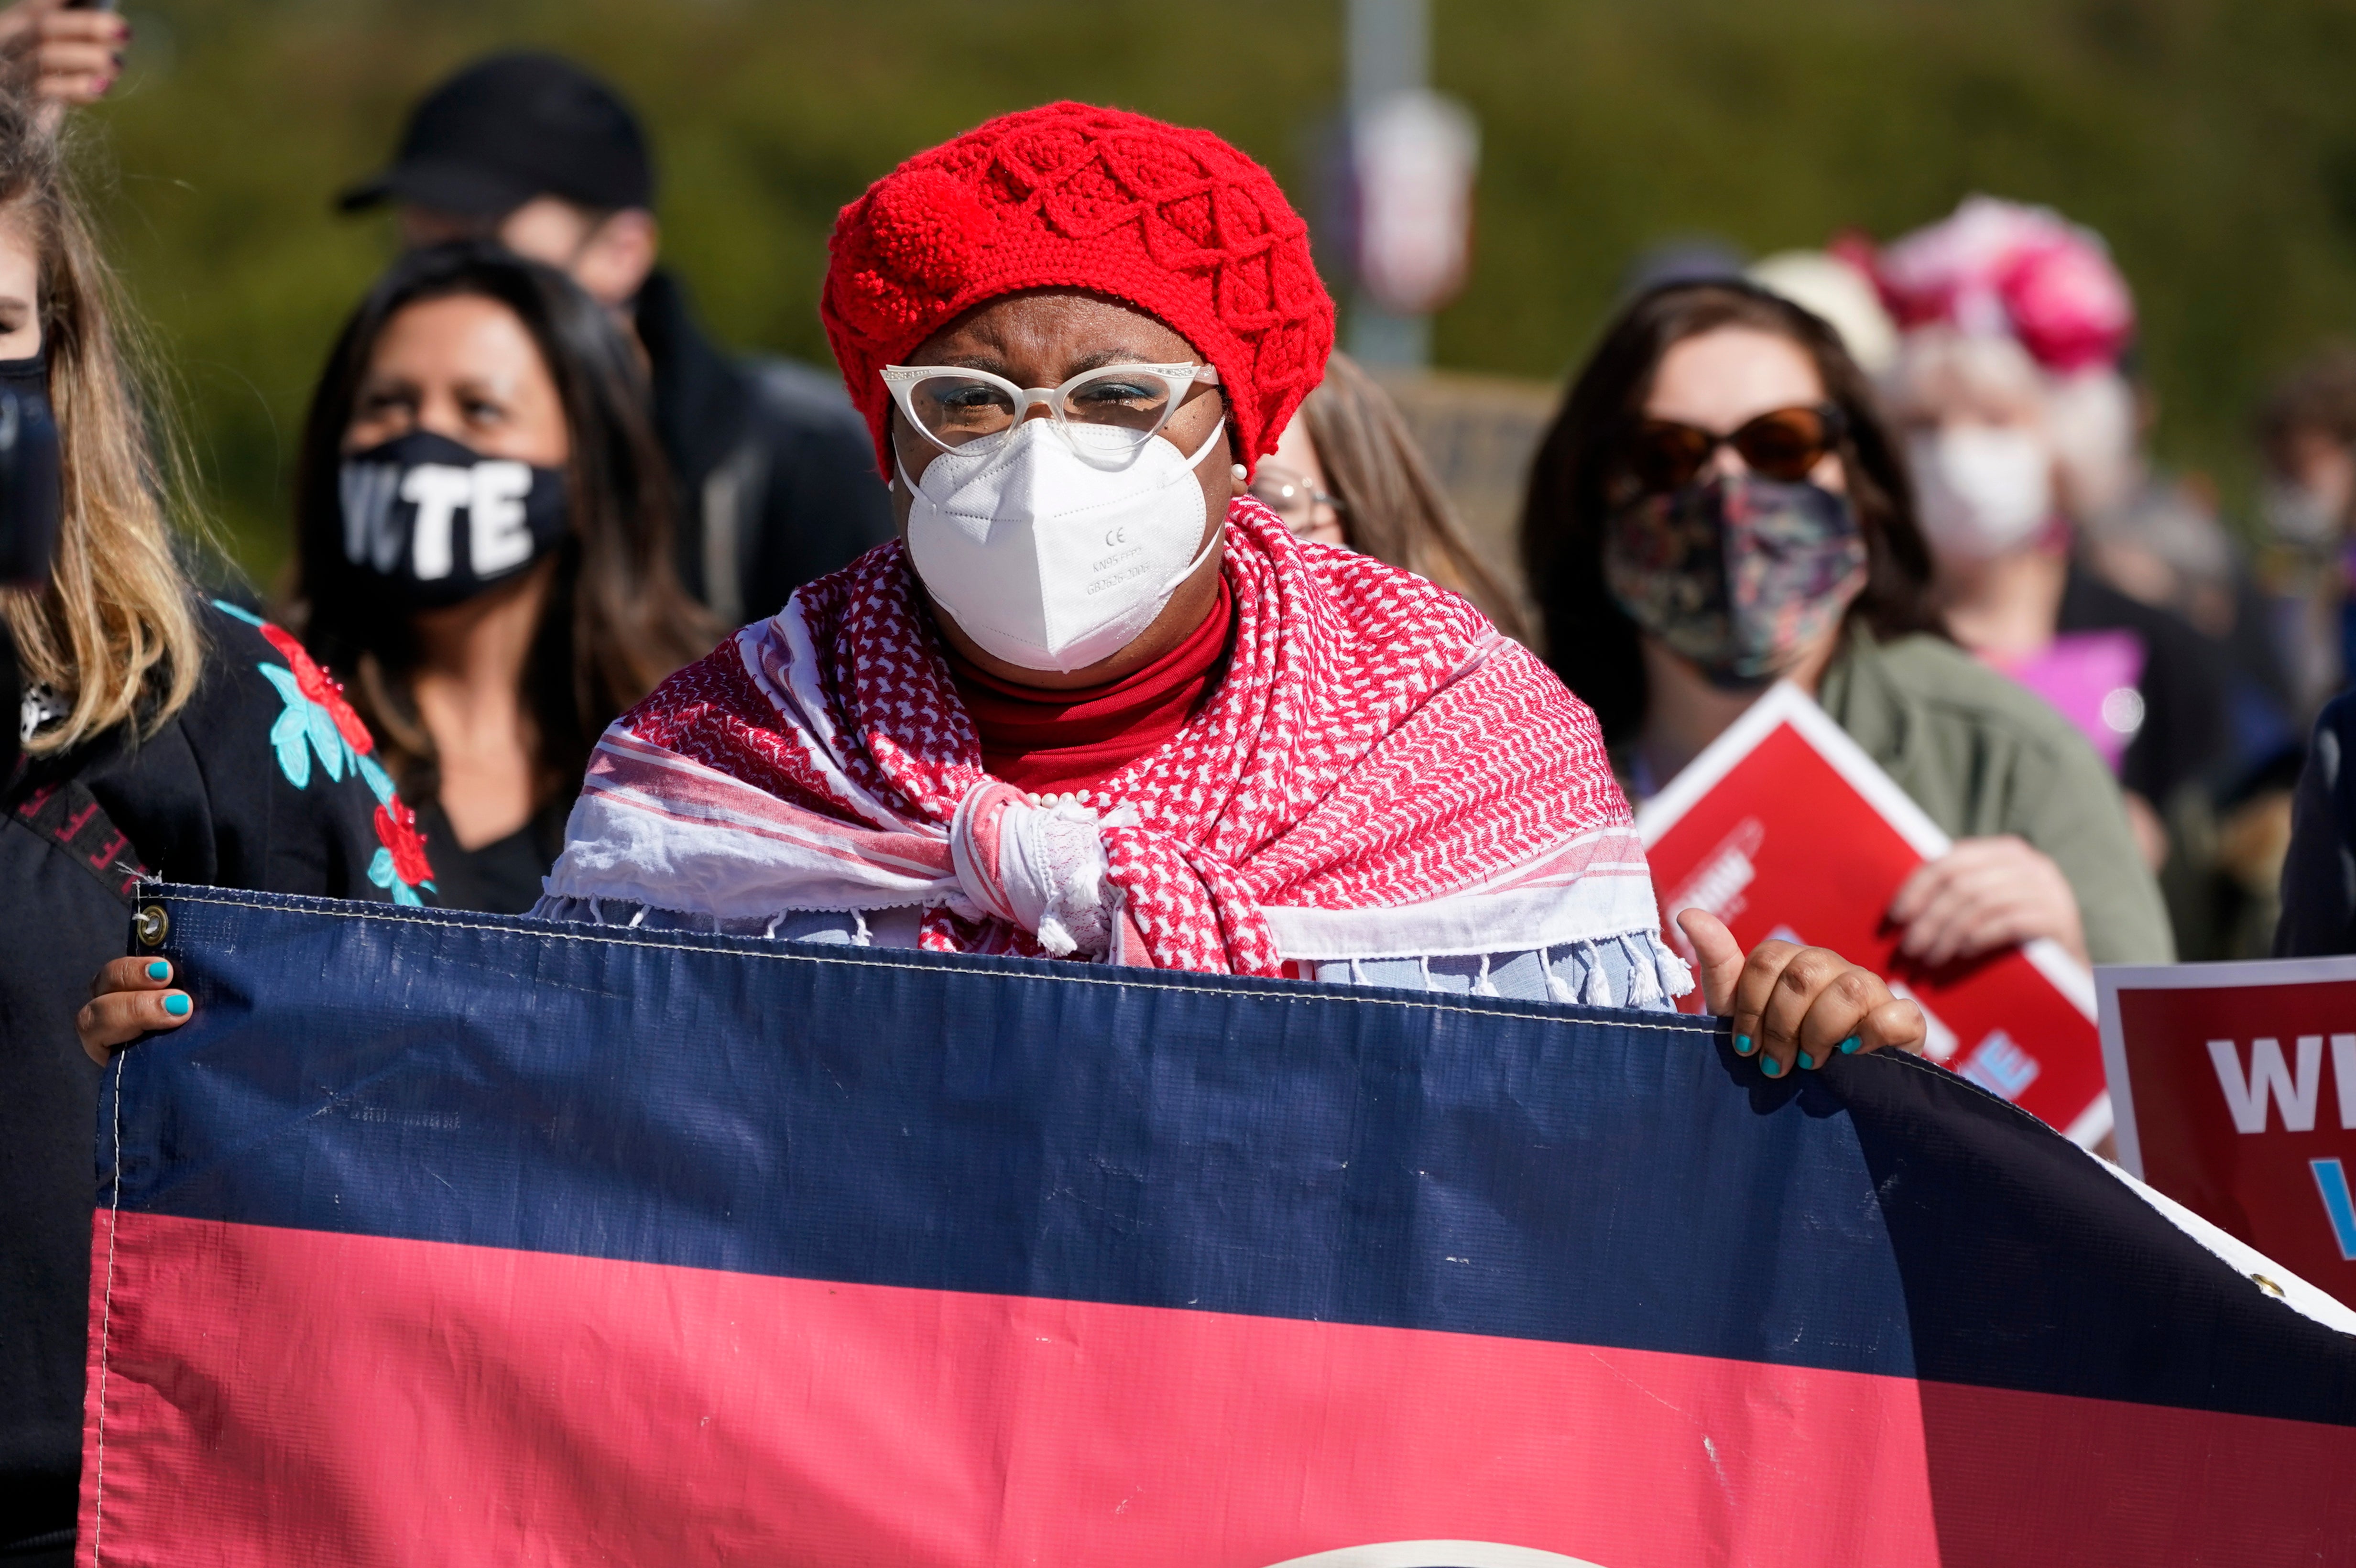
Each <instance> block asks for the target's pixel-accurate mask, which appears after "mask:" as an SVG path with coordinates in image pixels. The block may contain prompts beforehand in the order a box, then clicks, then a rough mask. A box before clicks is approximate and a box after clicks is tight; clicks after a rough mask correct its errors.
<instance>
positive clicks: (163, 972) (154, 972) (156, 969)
mask: <svg viewBox="0 0 2356 1568" xmlns="http://www.w3.org/2000/svg"><path fill="white" fill-rule="evenodd" d="M147 977H148V978H149V979H150V980H168V979H170V978H171V977H172V966H171V965H169V964H166V963H165V962H164V961H163V960H162V959H161V958H158V959H156V960H155V962H154V963H152V964H150V965H147Z"/></svg>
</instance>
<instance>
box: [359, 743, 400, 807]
mask: <svg viewBox="0 0 2356 1568" xmlns="http://www.w3.org/2000/svg"><path fill="white" fill-rule="evenodd" d="M352 761H353V762H355V763H359V770H360V777H361V778H362V779H364V780H366V781H367V783H368V786H369V789H371V790H373V791H374V792H375V793H376V798H377V803H378V804H379V805H391V804H392V775H391V773H386V772H385V771H384V770H383V769H382V768H380V767H379V766H377V765H376V759H375V758H374V757H363V756H359V755H358V754H355V755H354V756H353V758H352Z"/></svg>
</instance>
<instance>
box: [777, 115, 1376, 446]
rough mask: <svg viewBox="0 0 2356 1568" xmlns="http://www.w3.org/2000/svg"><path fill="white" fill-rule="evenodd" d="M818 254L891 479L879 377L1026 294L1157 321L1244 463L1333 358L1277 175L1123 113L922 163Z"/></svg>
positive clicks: (990, 137) (856, 389) (853, 381)
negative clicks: (1063, 295) (1205, 368)
mask: <svg viewBox="0 0 2356 1568" xmlns="http://www.w3.org/2000/svg"><path fill="white" fill-rule="evenodd" d="M828 251H829V252H830V261H829V265H828V267H827V273H826V292H825V294H824V296H823V298H822V299H821V301H820V304H819V313H820V315H823V316H824V318H825V320H826V335H827V338H828V340H829V341H830V342H831V343H832V344H833V345H834V357H835V359H836V361H837V362H838V363H839V364H840V365H841V367H842V379H843V382H844V384H845V385H846V386H848V387H849V388H850V389H851V402H852V403H853V404H854V405H855V406H857V408H858V409H859V411H861V412H862V413H863V414H865V415H866V416H867V425H868V429H869V430H870V431H872V432H873V434H874V437H875V453H876V461H877V463H878V464H880V465H881V467H882V469H883V472H884V473H886V474H889V473H890V472H891V471H892V456H891V452H890V449H889V447H888V446H887V444H886V441H885V434H884V431H885V422H884V421H885V415H886V413H887V412H888V411H889V410H890V408H891V406H892V399H891V395H890V393H889V392H888V391H886V389H884V386H883V378H882V377H881V376H880V375H878V374H877V372H878V371H879V370H880V369H881V368H883V366H885V365H887V364H894V363H901V362H905V359H906V357H907V355H908V354H909V352H910V351H911V350H912V349H914V348H915V347H916V345H917V344H919V343H921V342H923V341H924V340H925V339H926V338H927V337H929V336H932V335H933V334H934V333H935V332H937V331H938V330H940V328H941V327H942V326H943V325H946V324H947V323H948V321H949V320H951V319H952V318H953V317H955V316H957V315H959V314H960V313H962V312H964V311H967V310H969V309H971V308H972V307H973V306H975V305H977V304H981V303H982V302H983V301H985V300H991V299H995V298H997V297H998V296H999V295H1001V294H1006V293H1013V292H1014V291H1016V290H1018V289H1033V288H1073V289H1085V290H1087V292H1089V293H1098V294H1104V295H1107V296H1108V297H1110V298H1113V299H1117V300H1119V301H1120V302H1121V303H1123V304H1130V305H1134V306H1136V307H1137V308H1138V309H1140V310H1142V311H1145V312H1147V313H1148V314H1150V315H1154V316H1156V317H1158V318H1160V319H1161V320H1162V322H1164V323H1166V324H1167V325H1169V326H1170V327H1171V328H1172V329H1173V331H1175V332H1177V333H1178V334H1179V335H1180V336H1183V337H1184V338H1185V339H1186V341H1187V342H1188V343H1191V344H1193V345H1194V350H1195V352H1196V353H1198V354H1200V355H1202V356H1203V357H1204V358H1205V359H1206V360H1208V361H1209V362H1210V363H1211V364H1212V365H1214V366H1215V367H1216V368H1217V369H1218V372H1219V383H1220V385H1221V386H1223V387H1224V388H1226V393H1227V399H1228V402H1229V405H1230V407H1231V408H1232V410H1233V411H1234V420H1235V426H1236V434H1237V437H1238V443H1239V444H1240V446H1241V448H1242V450H1243V451H1244V453H1246V454H1247V456H1248V458H1249V460H1250V461H1252V462H1253V463H1257V462H1258V459H1259V458H1260V456H1261V455H1263V454H1264V453H1269V452H1272V451H1274V450H1275V449H1276V438H1277V437H1278V436H1279V435H1280V434H1281V433H1282V432H1283V430H1284V427H1285V424H1286V422H1287V421H1289V420H1290V419H1291V417H1292V411H1293V410H1294V409H1295V408H1297V407H1299V406H1300V403H1301V399H1302V398H1304V397H1306V396H1307V395H1308V393H1309V389H1311V388H1312V387H1314V386H1315V385H1316V384H1317V383H1318V381H1319V380H1320V379H1323V376H1324V374H1325V357H1326V355H1327V353H1328V352H1330V351H1331V350H1332V348H1333V300H1332V299H1331V298H1330V297H1329V296H1328V295H1327V294H1326V293H1325V285H1324V284H1323V283H1322V282H1320V281H1319V279H1318V276H1317V270H1316V268H1315V267H1314V266H1313V265H1312V264H1311V261H1310V257H1309V226H1308V225H1307V224H1306V223H1303V222H1302V221H1301V218H1300V216H1299V215H1298V214H1297V213H1295V212H1294V211H1293V210H1292V208H1291V205H1290V203H1288V202H1287V201H1286V200H1285V199H1284V193H1283V191H1281V190H1280V189H1279V188H1278V187H1277V184H1276V181H1275V179H1274V178H1273V177H1272V176H1270V175H1269V172H1268V171H1267V170H1266V169H1264V168H1262V167H1260V165H1258V164H1256V163H1254V162H1253V161H1252V160H1251V159H1250V158H1248V157H1246V156H1245V155H1243V154H1241V153H1239V152H1237V150H1236V149H1235V148H1233V147H1231V146H1229V145H1228V144H1226V143H1225V142H1223V141H1221V140H1220V139H1219V138H1218V137H1216V136H1215V135H1213V134H1212V133H1210V132H1208V131H1190V130H1185V129H1183V128H1181V127H1179V126H1175V125H1165V124H1163V123H1162V122H1161V121H1159V120H1151V119H1148V118H1147V117H1146V116H1144V115H1142V114H1131V113H1129V112H1126V111H1123V110H1119V109H1097V108H1092V107H1090V106H1089V105H1087V104H1085V103H1051V104H1048V105H1047V106H1046V107H1044V108H1042V109H1030V110H1025V111H1023V112H1021V113H1019V114H1007V115H1001V117H999V118H998V119H996V120H992V121H991V122H990V123H987V124H985V125H982V126H980V128H978V129H976V130H973V131H969V132H968V133H966V134H964V135H962V136H959V137H958V138H957V140H955V141H953V142H949V143H947V144H943V145H941V146H938V147H935V148H934V149H932V150H931V151H930V152H926V153H919V154H918V155H916V156H915V157H913V158H910V159H909V160H908V161H907V162H906V163H905V164H902V165H900V166H899V167H898V168H896V169H894V170H893V171H892V172H891V173H890V174H888V175H886V176H883V178H882V179H880V180H877V181H876V182H875V183H874V184H873V185H872V186H870V187H868V189H867V194H866V195H864V196H862V197H860V198H859V199H858V200H857V201H854V202H852V203H851V205H850V206H849V207H846V208H843V209H842V215H841V217H840V218H838V219H836V220H835V225H834V235H833V238H832V239H831V240H830V241H829V242H828Z"/></svg>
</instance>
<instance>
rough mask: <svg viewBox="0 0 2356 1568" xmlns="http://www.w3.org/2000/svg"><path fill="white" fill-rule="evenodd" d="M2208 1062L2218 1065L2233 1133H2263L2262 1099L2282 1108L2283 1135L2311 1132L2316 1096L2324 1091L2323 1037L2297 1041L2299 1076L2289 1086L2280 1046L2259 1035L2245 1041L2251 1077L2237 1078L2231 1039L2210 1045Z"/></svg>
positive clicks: (2310, 1036) (2239, 1075)
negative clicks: (2271, 1101) (2256, 1037)
mask: <svg viewBox="0 0 2356 1568" xmlns="http://www.w3.org/2000/svg"><path fill="white" fill-rule="evenodd" d="M2209 1060H2210V1061H2213V1062H2215V1063H2216V1064H2217V1084H2218V1087H2220V1088H2222V1089H2223V1090H2224V1091H2225V1104H2226V1106H2227V1108H2228V1109H2230V1110H2231V1111H2232V1112H2233V1130H2234V1131H2236V1132H2243V1133H2262V1132H2265V1130H2266V1097H2267V1096H2268V1095H2269V1094H2272V1095H2273V1097H2274V1101H2275V1103H2276V1104H2278V1105H2280V1106H2281V1107H2282V1120H2283V1130H2284V1131H2285V1132H2290V1133H2309V1132H2313V1131H2314V1130H2315V1093H2316V1091H2317V1090H2319V1089H2320V1088H2321V1087H2322V1086H2323V1037H2322V1036H2321V1035H2319V1034H2303V1035H2300V1036H2299V1037H2298V1077H2297V1082H2296V1083H2294V1082H2293V1081H2292V1078H2291V1073H2290V1070H2289V1068H2288V1067H2286V1066H2285V1065H2284V1062H2283V1053H2282V1041H2280V1040H2275V1039H2273V1038H2271V1037H2268V1036H2261V1037H2260V1038H2259V1039H2256V1040H2252V1041H2251V1042H2250V1076H2249V1077H2248V1078H2247V1079H2246V1080H2244V1078H2243V1076H2242V1058H2241V1053H2240V1052H2239V1051H2235V1050H2234V1049H2233V1041H2232V1040H2211V1041H2210V1042H2209Z"/></svg>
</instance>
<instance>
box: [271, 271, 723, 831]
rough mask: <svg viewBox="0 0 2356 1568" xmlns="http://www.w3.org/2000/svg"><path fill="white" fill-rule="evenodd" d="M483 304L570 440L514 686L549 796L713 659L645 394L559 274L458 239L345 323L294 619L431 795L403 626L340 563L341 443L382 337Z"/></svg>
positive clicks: (413, 651) (314, 461)
mask: <svg viewBox="0 0 2356 1568" xmlns="http://www.w3.org/2000/svg"><path fill="white" fill-rule="evenodd" d="M454 295H476V296H479V297H481V298H483V299H487V300H491V301H493V302H495V303H497V304H502V305H505V306H506V307H507V308H508V309H509V310H510V311H512V312H514V313H515V315H516V319H517V320H519V322H521V323H522V324H523V325H524V328H525V330H526V331H528V332H530V334H531V338H532V341H533V343H535V344H536V345H538V347H539V349H540V354H541V359H542V360H543V361H544V362H545V363H546V365H547V367H548V373H549V378H550V379H551V380H552V381H554V382H555V384H556V390H557V396H558V398H559V400H560V401H561V402H562V406H563V409H564V422H565V428H566V431H567V432H568V433H569V435H570V437H571V449H572V456H571V457H570V459H569V460H568V461H567V463H566V500H567V505H568V507H569V508H570V514H571V517H572V536H571V538H569V539H566V541H565V542H564V544H563V546H562V548H561V549H560V550H559V552H558V555H557V563H556V569H555V578H554V581H552V583H551V585H550V592H549V596H548V601H547V607H546V609H545V610H544V611H543V612H542V613H541V624H540V629H539V631H538V634H537V635H535V636H534V638H533V641H532V649H531V655H530V659H529V660H528V661H527V664H526V666H525V670H524V705H525V709H526V710H527V712H529V713H530V716H531V720H532V723H533V727H534V729H535V731H536V734H535V735H534V737H533V740H534V741H535V743H536V749H537V752H538V757H537V761H538V763H539V772H540V774H541V780H540V783H541V788H542V789H543V790H548V789H552V788H557V787H562V785H564V784H569V783H570V782H571V781H573V779H576V778H578V777H579V775H580V773H581V770H582V768H583V766H584V765H585V763H587V761H588V756H589V749H590V748H591V747H592V746H593V745H594V744H595V743H596V740H597V736H598V735H599V734H600V733H601V732H603V731H604V730H605V726H606V725H607V724H609V723H611V722H613V720H615V719H616V718H617V717H619V716H620V715H621V713H622V712H623V711H624V710H625V709H628V708H629V707H630V706H631V705H632V704H634V703H636V702H637V700H638V699H640V698H642V697H644V696H645V695H646V694H647V693H648V691H649V690H651V689H652V688H654V685H655V683H656V682H657V681H659V680H660V679H662V677H664V676H666V675H668V674H669V673H670V672H671V671H672V670H674V669H676V668H678V667H680V665H682V664H684V663H686V662H687V661H688V660H690V659H691V658H694V657H696V656H698V655H700V654H701V653H703V652H704V651H705V649H706V648H708V647H709V646H710V645H711V642H712V633H711V630H710V628H709V626H708V624H707V623H706V619H705V616H704V614H703V612H702V611H701V609H700V608H699V607H698V606H697V605H696V603H695V602H694V601H693V600H692V599H691V598H689V597H688V595H687V592H686V591H685V590H684V589H682V588H681V587H680V582H679V577H678V573H677V571H676V569H675V568H674V566H673V565H672V561H671V507H672V498H671V477H670V470H669V467H668V466H667V465H666V464H664V462H663V456H662V449H661V448H660V447H659V445H657V444H656V441H655V436H654V431H653V428H652V426H651V424H650V423H649V422H648V414H647V389H646V378H645V376H644V374H643V373H642V372H641V370H640V369H639V368H638V363H637V357H636V356H635V355H633V354H632V353H631V351H630V347H629V345H628V344H627V343H626V341H625V339H624V338H623V336H622V334H621V329H620V327H619V326H617V325H616V323H615V322H614V320H613V318H612V317H611V316H610V315H608V314H607V313H606V311H605V308H604V307H603V306H602V305H600V304H597V303H596V302H595V301H594V300H593V299H591V298H590V297H589V296H588V295H587V294H585V293H582V292H581V290H580V289H579V288H578V287H576V286H575V285H574V284H573V281H572V280H571V279H570V278H567V277H566V276H565V275H564V274H563V273H562V272H558V271H556V270H555V269H554V268H552V267H546V266H542V265H541V264H540V263H539V262H537V261H525V260H523V259H522V258H520V257H518V256H515V255H512V254H510V253H509V252H508V251H503V250H500V249H498V247H496V246H493V245H489V244H486V243H483V242H480V241H474V240H467V241H461V242H459V243H456V244H451V245H439V246H434V247H433V248H431V249H428V250H423V251H412V252H411V253H410V254H408V255H406V256H403V257H402V259H401V260H400V261H396V262H394V263H393V264H392V266H391V269H390V270H389V271H387V272H386V273H385V274H384V276H383V277H381V278H380V279H379V280H377V283H376V286H375V287H373V288H371V289H370V290H369V293H368V297H367V298H365V299H363V300H362V301H361V302H360V304H359V309H357V310H355V311H354V312H353V313H352V316H351V319H350V320H349V321H348V322H346V323H345V324H344V330H343V332H342V333H341V335H340V336H337V339H336V346H335V348H334V349H333V350H332V351H331V352H330V353H329V354H328V356H327V368H326V369H325V370H323V371H322V372H321V373H320V376H319V385H318V389H317V390H316V391H315V392H314V393H313V394H312V397H311V411H310V415H309V417H308V418H307V420H306V421H305V423H304V427H303V450H302V459H301V464H300V467H299V469H298V470H297V473H296V478H295V581H296V592H297V596H298V603H297V604H296V605H295V607H294V611H293V613H292V615H291V617H290V618H291V619H293V620H294V621H295V624H298V625H299V626H300V627H301V629H302V632H303V640H304V643H305V646H307V647H308V648H309V649H310V651H311V653H312V656H314V657H316V658H317V659H318V660H319V662H320V663H322V664H324V665H326V666H327V667H328V668H329V669H330V670H332V671H334V672H335V674H336V675H337V676H338V677H340V678H342V680H343V681H344V682H345V684H346V686H347V687H348V689H349V690H350V692H351V696H352V699H353V701H354V703H355V704H356V705H357V706H358V707H359V709H360V712H361V716H362V717H364V718H365V719H367V720H368V721H369V728H370V729H372V730H374V731H376V733H377V734H378V736H379V737H380V738H381V739H382V740H383V741H385V749H386V760H387V763H389V764H390V765H391V769H392V772H393V775H394V777H395V778H397V779H398V780H400V782H401V785H402V793H403V794H405V795H410V796H411V797H412V798H413V799H421V800H422V799H430V798H432V797H433V796H434V795H436V794H438V793H439V789H440V779H439V769H438V768H437V767H436V766H435V762H434V748H433V742H432V740H431V739H430V737H428V736H427V734H426V733H425V729H424V726H423V724H422V723H421V722H420V721H419V720H418V718H417V714H416V709H415V706H414V704H413V703H412V701H411V699H410V695H409V690H408V677H409V674H410V672H411V671H412V669H413V668H414V667H415V666H416V660H417V648H416V641H415V637H414V635H413V634H412V630H411V627H410V623H409V619H408V616H407V613H405V612H404V611H402V610H401V609H399V608H396V607H394V606H392V605H391V604H389V603H387V602H386V600H385V597H384V595H383V594H381V593H380V592H371V585H370V580H369V578H368V577H367V576H366V574H364V573H363V572H361V571H359V569H358V568H357V567H355V566H353V565H352V564H351V563H350V562H348V560H346V559H345V557H344V550H343V507H342V498H341V494H340V490H339V487H338V485H337V470H338V469H339V468H340V467H341V465H342V462H343V443H344V432H346V431H347V430H348V428H349V427H350V425H351V421H352V409H353V403H354V400H356V399H357V398H358V396H359V387H360V383H361V381H362V379H364V378H365V377H366V376H367V374H368V368H369V361H370V359H371V358H372V357H374V355H375V352H376V345H377V340H378V338H379V337H380V336H383V333H384V330H385V328H386V326H387V325H390V324H391V321H392V319H393V317H395V316H396V315H400V314H401V313H402V311H403V310H405V309H407V308H408V307H409V306H411V305H412V304H421V303H423V302H424V301H427V300H435V299H446V298H449V297H452V296H454Z"/></svg>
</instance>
